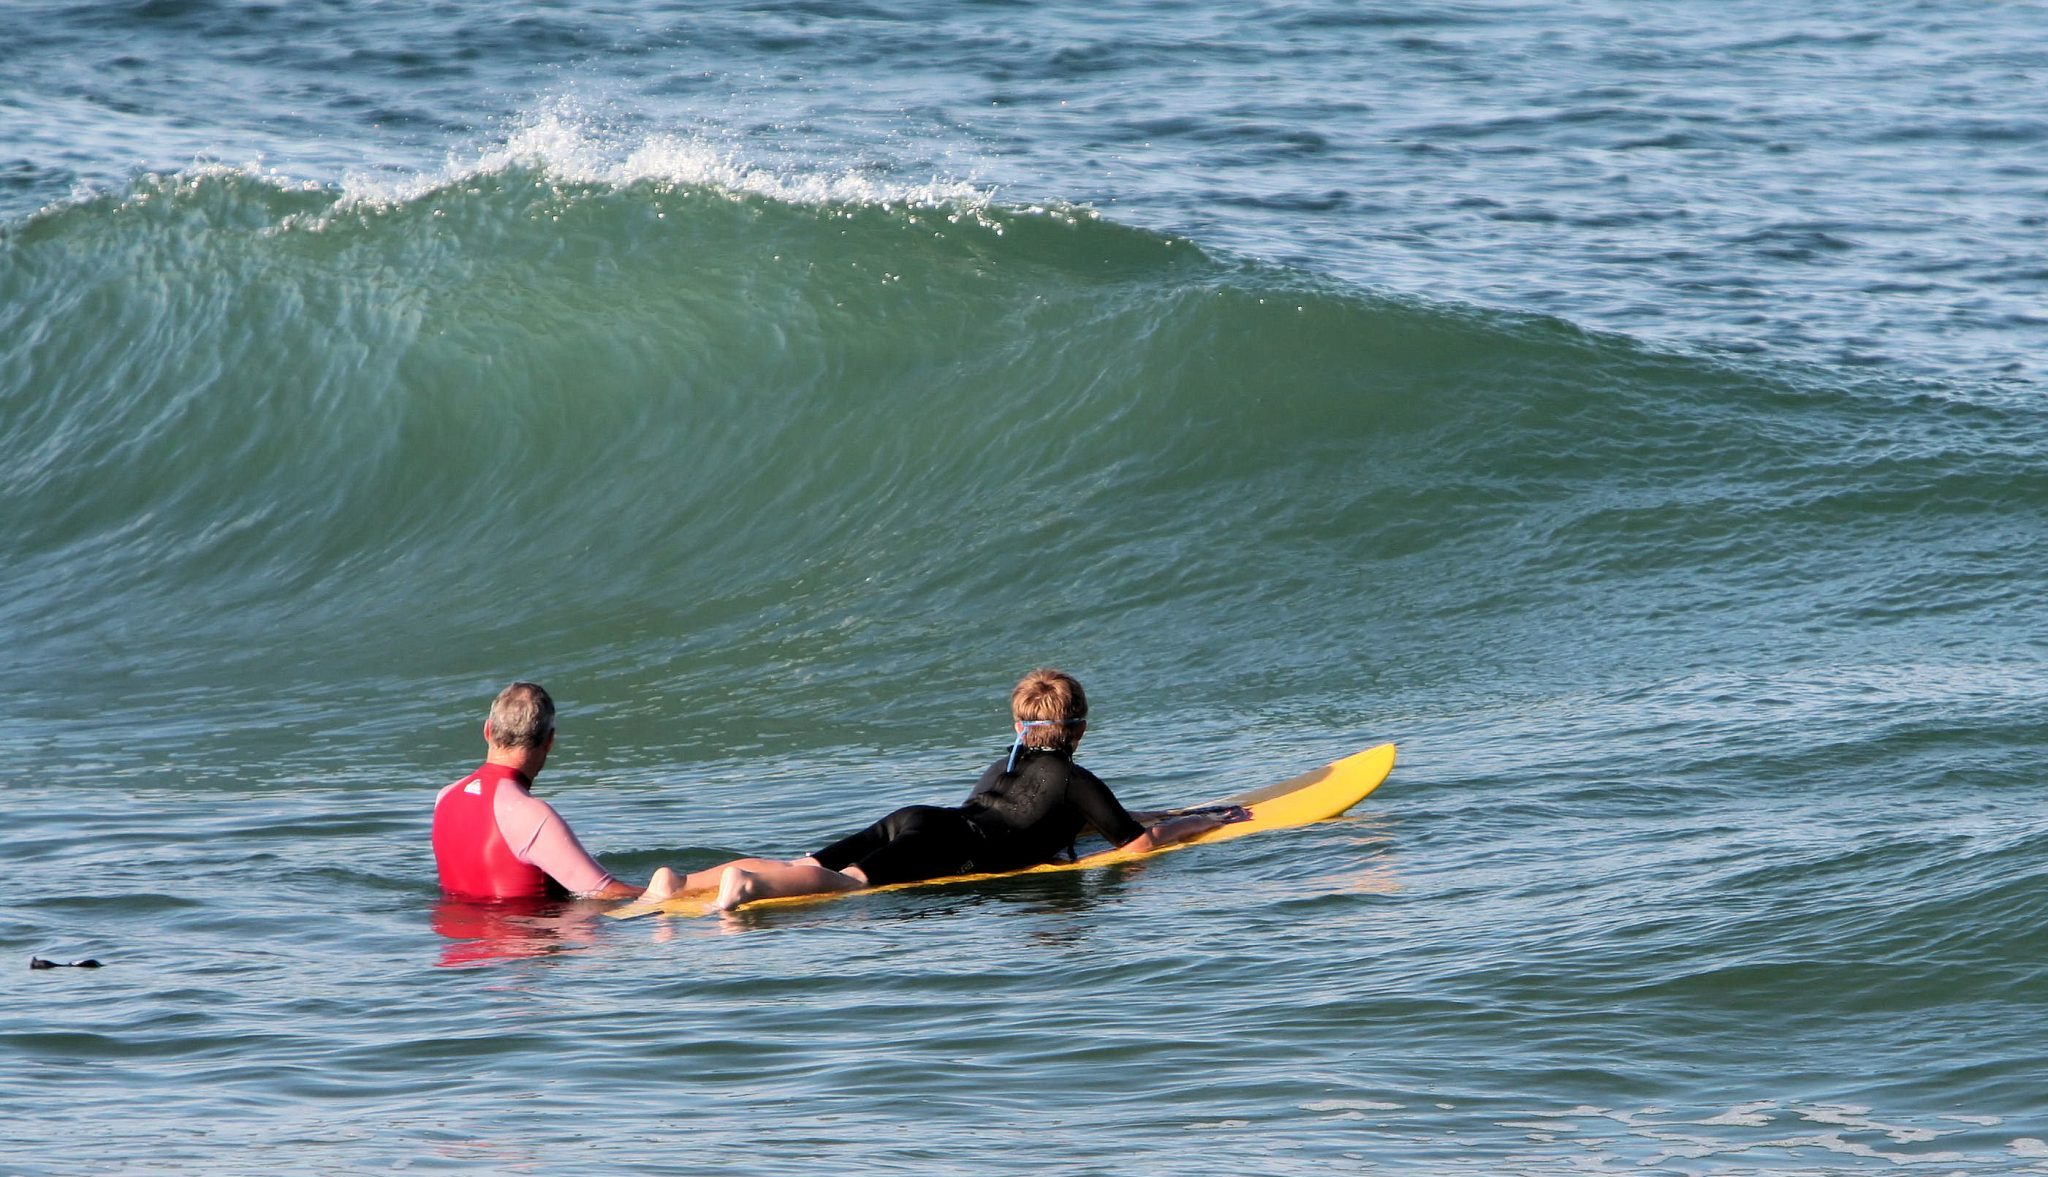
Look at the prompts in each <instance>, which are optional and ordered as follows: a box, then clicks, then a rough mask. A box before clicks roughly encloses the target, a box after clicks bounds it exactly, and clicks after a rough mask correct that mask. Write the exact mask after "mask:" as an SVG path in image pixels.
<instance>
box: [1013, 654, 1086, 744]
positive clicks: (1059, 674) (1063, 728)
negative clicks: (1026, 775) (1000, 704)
mask: <svg viewBox="0 0 2048 1177" xmlns="http://www.w3.org/2000/svg"><path fill="white" fill-rule="evenodd" d="M1010 717H1011V718H1012V719H1015V720H1017V721H1019V722H1021V723H1032V722H1038V723H1042V724H1045V726H1043V727H1034V728H1029V729H1027V730H1026V731H1025V734H1024V743H1025V745H1026V746H1027V747H1031V748H1047V749H1050V750H1052V751H1054V752H1072V751H1073V750H1074V745H1075V744H1077V743H1079V742H1080V740H1081V729H1082V727H1083V724H1084V723H1085V721H1086V720H1087V718H1088V692H1086V691H1084V690H1082V689H1081V682H1080V680H1079V679H1077V678H1075V677H1074V676H1073V675H1071V674H1067V673H1065V672H1064V671H1059V670H1042V669H1041V670H1034V671H1032V672H1031V673H1030V674H1027V675H1025V676H1024V679H1023V681H1022V682H1019V683H1018V684H1017V689H1016V690H1014V691H1011V692H1010Z"/></svg>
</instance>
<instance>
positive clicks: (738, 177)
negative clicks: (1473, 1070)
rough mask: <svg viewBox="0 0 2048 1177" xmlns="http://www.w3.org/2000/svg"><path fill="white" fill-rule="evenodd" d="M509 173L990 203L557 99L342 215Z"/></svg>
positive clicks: (357, 198) (366, 195)
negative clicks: (635, 124)
mask: <svg viewBox="0 0 2048 1177" xmlns="http://www.w3.org/2000/svg"><path fill="white" fill-rule="evenodd" d="M515 168H530V169H533V170H535V171H538V172H540V173H542V174H544V175H546V176H547V177H549V178H550V179H552V180H553V181H554V182H556V183H558V184H584V185H602V186H609V187H624V186H627V185H631V184H639V183H648V182H652V183H658V184H675V185H686V186H697V187H705V188H711V189H715V190H717V191H721V192H725V193H728V194H730V195H732V196H735V197H741V196H759V197H766V198H768V199H771V200H776V201H780V202H783V203H787V204H801V205H814V206H826V205H834V206H838V205H867V206H883V207H904V206H908V207H919V208H954V209H959V210H962V211H970V212H971V211H977V210H979V209H982V208H984V207H986V206H987V205H988V204H989V203H990V202H991V201H993V199H994V196H995V192H994V189H993V188H987V187H982V186H978V185H976V184H973V183H970V182H967V181H963V180H952V179H946V178H943V177H939V176H933V177H931V178H929V179H927V180H923V181H916V182H912V181H905V180H903V179H900V178H897V177H893V176H889V175H886V174H880V173H878V172H876V171H874V170H872V169H862V168H844V169H839V170H816V171H806V170H802V169H801V168H795V167H770V166H767V165H763V164H757V163H753V162H750V161H748V160H746V159H744V158H743V157H742V156H741V155H740V153H739V151H738V150H737V149H735V148H732V147H726V146H720V145H718V144H715V143H713V142H711V141H710V140H709V139H707V138H704V137H700V136H692V135H677V134H670V133H662V132H652V133H648V132H639V133H635V132H619V131H613V130H609V129H607V128H605V127H604V126H602V125H601V123H600V121H599V120H597V119H596V118H593V117H592V116H590V115H589V114H587V113H586V112H585V111H584V110H583V109H582V108H581V107H579V106H578V105H577V104H576V103H574V102H573V101H570V100H567V99H559V100H557V101H555V102H553V103H551V104H550V105H548V106H546V107H544V108H542V109H540V110H538V111H536V112H534V113H533V114H531V115H529V116H527V117H526V118H525V119H523V120H522V121H521V122H520V123H518V124H517V125H516V126H514V127H513V129H512V131H511V133H510V134H509V135H507V136H506V138H505V140H504V141H503V142H502V143H497V144H492V145H490V146H488V147H485V148H484V149H483V150H481V151H479V152H477V153H475V154H474V155H470V156H457V155H450V156H449V158H448V162H447V165H446V167H445V169H444V170H443V171H441V172H440V173H438V174H434V175H420V176H416V177H411V178H405V179H399V180H393V179H391V178H389V177H382V176H366V175H354V174H352V175H350V176H349V177H348V178H347V179H346V180H345V182H344V185H343V188H344V197H343V200H342V205H343V206H344V207H346V206H351V205H364V204H367V205H373V206H374V205H393V204H403V203H407V202H410V201H413V200H417V199H419V198H421V197H423V196H426V195H428V194H431V193H433V192H436V191H440V190H443V189H446V188H448V187H449V186H451V185H455V184H459V183H461V182H462V181H464V180H469V179H474V178H477V177H482V176H490V175H496V174H499V173H502V172H505V171H508V170H511V169H515Z"/></svg>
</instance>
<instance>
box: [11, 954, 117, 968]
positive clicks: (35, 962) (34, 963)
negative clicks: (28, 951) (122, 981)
mask: <svg viewBox="0 0 2048 1177" xmlns="http://www.w3.org/2000/svg"><path fill="white" fill-rule="evenodd" d="M28 967H30V968H32V969H96V968H100V967H102V966H101V965H100V962H98V961H96V960H90V959H88V960H74V961H70V962H66V961H61V960H44V959H43V958H42V957H40V956H31V957H29V958H28Z"/></svg>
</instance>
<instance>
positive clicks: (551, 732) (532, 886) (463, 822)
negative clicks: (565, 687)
mask: <svg viewBox="0 0 2048 1177" xmlns="http://www.w3.org/2000/svg"><path fill="white" fill-rule="evenodd" d="M484 744H485V746H486V748H487V749H488V752H487V755H486V756H485V757H484V762H483V764H482V765H481V766H480V767H478V768H477V770H476V771H475V772H472V773H470V774H469V775H468V776H466V777H463V778H462V779H461V780H459V781H456V782H455V783H454V784H452V785H449V786H448V787H447V788H445V789H442V790H441V795H440V796H438V797H436V798H435V799H434V862H435V865H436V866H437V867H438V868H439V870H440V875H441V889H442V890H443V891H445V892H447V893H448V894H450V895H456V896H460V897H462V898H465V899H522V898H543V897H550V898H557V899H560V898H568V897H572V896H573V897H575V898H578V899H631V898H634V897H635V896H637V895H639V894H640V890H641V889H640V888H639V887H635V886H631V885H629V884H627V883H622V882H620V881H619V880H618V878H617V877H615V876H614V875H613V874H612V873H611V872H610V871H608V870H606V869H605V868H604V867H603V866H601V865H599V864H598V861H597V859H595V858H592V857H591V856H590V852H589V851H587V850H585V849H584V848H583V844H582V843H581V842H578V841H577V840H576V835H575V833H574V832H572V831H571V830H570V829H569V823H567V822H565V821H563V820H562V816H561V815H560V814H558V813H556V812H555V808H554V806H552V805H549V804H548V803H547V802H545V801H542V800H541V799H540V798H538V797H535V796H534V795H533V793H532V789H533V778H534V777H536V776H539V775H540V770H541V767H542V766H543V765H545V764H546V763H547V761H548V751H549V750H550V749H552V748H553V747H554V746H555V701H554V700H553V699H552V698H550V697H549V696H548V693H547V691H546V690H544V689H542V687H541V686H540V684H538V683H530V682H516V683H513V684H512V685H511V686H509V687H506V688H505V689H504V690H503V691H500V692H499V693H498V697H497V699H496V700H495V701H494V702H492V704H491V714H490V717H489V718H488V719H486V720H484Z"/></svg>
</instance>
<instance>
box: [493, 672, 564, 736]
mask: <svg viewBox="0 0 2048 1177" xmlns="http://www.w3.org/2000/svg"><path fill="white" fill-rule="evenodd" d="M554 734H555V701H554V700H553V699H552V698H550V697H549V696H548V692H547V688H545V687H543V686H541V685H540V684H539V683H537V682H516V683H513V684H512V685H511V686H509V687H506V688H505V689H504V690H502V691H499V692H498V697H497V698H496V699H495V700H493V701H492V703H491V743H493V744H496V745H497V746H498V747H500V748H540V747H544V746H545V745H546V744H547V742H548V737H549V736H552V735H554Z"/></svg>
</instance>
